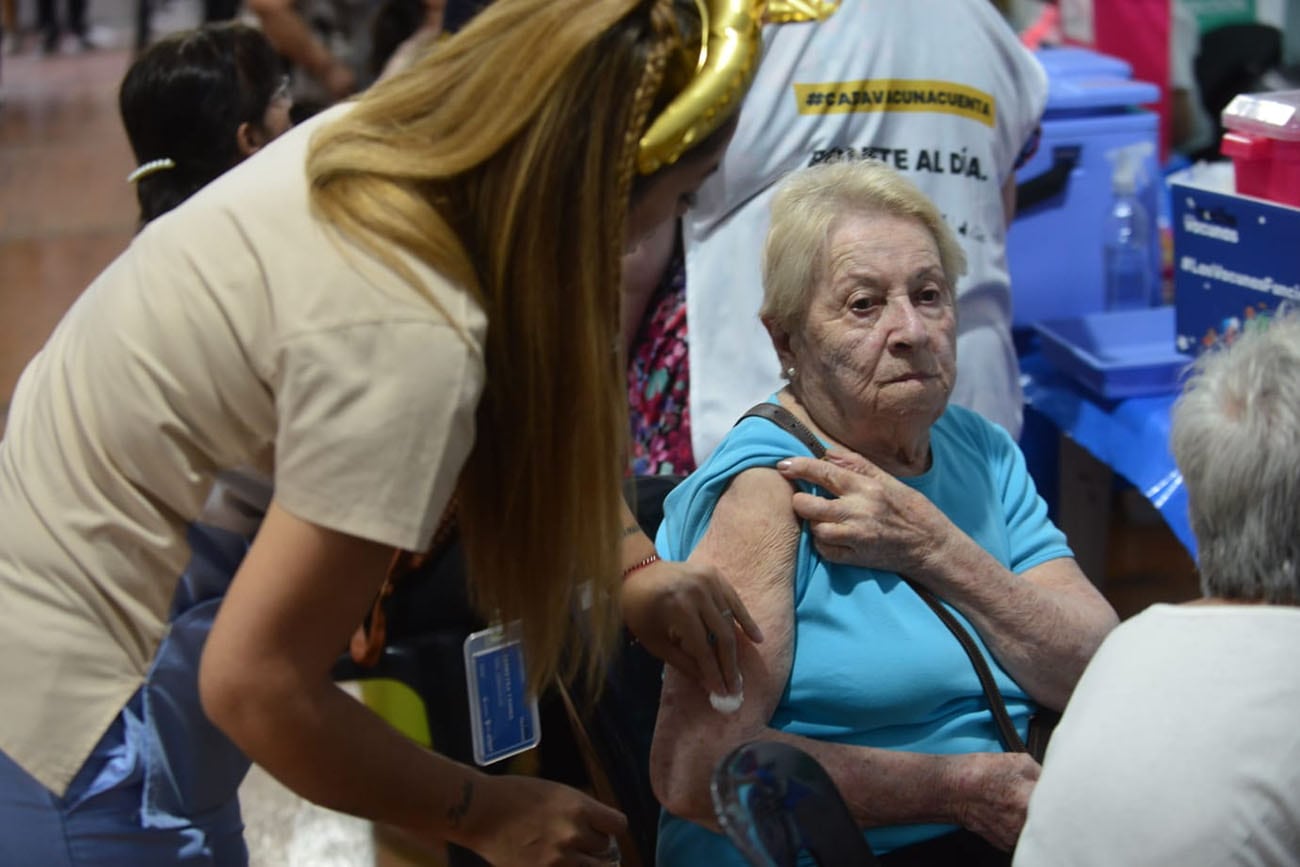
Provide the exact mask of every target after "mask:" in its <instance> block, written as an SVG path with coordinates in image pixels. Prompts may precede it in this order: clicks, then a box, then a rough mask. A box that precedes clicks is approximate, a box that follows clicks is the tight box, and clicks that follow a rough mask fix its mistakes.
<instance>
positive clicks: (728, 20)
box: [637, 0, 839, 175]
mask: <svg viewBox="0 0 1300 867" xmlns="http://www.w3.org/2000/svg"><path fill="white" fill-rule="evenodd" d="M696 3H697V5H698V6H699V7H700V18H701V21H700V23H701V25H702V28H703V44H702V45H701V46H700V56H699V64H698V68H697V70H696V74H695V77H694V78H693V79H692V80H691V82H690V83H689V84H688V85H686V88H685V89H684V90H683V91H682V92H681V93H680V94H678V95H677V98H676V99H674V100H673V101H672V102H671V103H669V104H668V106H667V108H665V109H664V110H663V112H662V113H661V114H660V115H659V116H658V117H657V118H655V119H654V120H653V121H652V122H651V123H650V126H649V128H648V129H647V130H646V132H645V135H643V136H642V137H641V144H640V148H639V149H638V152H637V171H639V172H640V173H641V174H643V175H648V174H652V173H653V172H656V171H658V170H659V169H661V168H663V167H664V166H669V165H672V164H673V163H675V162H676V161H677V159H678V158H679V157H680V156H681V155H682V154H684V153H685V152H686V151H688V150H690V149H691V147H693V146H694V145H695V144H696V143H697V142H699V141H700V140H702V139H704V138H707V137H708V135H709V134H710V133H712V132H713V131H714V130H716V129H717V128H718V127H720V126H722V124H723V122H724V121H725V120H726V119H727V118H728V117H730V115H731V109H733V108H734V107H735V106H736V104H737V103H739V102H740V100H741V99H742V98H743V97H744V95H745V90H746V88H748V87H749V82H750V81H751V80H752V79H753V77H754V70H755V68H756V67H757V65H758V55H759V51H760V49H761V48H762V42H763V37H762V28H763V24H764V23H769V22H770V23H773V24H789V23H792V22H796V21H820V20H823V19H826V18H829V17H830V16H831V15H833V14H834V13H835V10H836V9H837V8H839V2H838V0H767V2H764V0H696Z"/></svg>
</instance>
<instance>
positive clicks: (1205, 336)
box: [1169, 163, 1300, 354]
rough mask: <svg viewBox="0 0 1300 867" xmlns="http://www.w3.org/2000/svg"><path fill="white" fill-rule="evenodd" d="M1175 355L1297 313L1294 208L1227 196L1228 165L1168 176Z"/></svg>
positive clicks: (1298, 244) (1299, 212) (1299, 268)
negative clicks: (1171, 220) (1295, 311)
mask: <svg viewBox="0 0 1300 867" xmlns="http://www.w3.org/2000/svg"><path fill="white" fill-rule="evenodd" d="M1169 185H1170V196H1171V199H1172V213H1173V221H1174V309H1175V311H1176V313H1177V316H1176V320H1175V326H1176V330H1177V334H1178V348H1179V349H1181V350H1182V351H1184V352H1188V353H1193V354H1195V353H1200V352H1203V351H1204V350H1206V349H1208V348H1210V347H1213V346H1221V345H1225V344H1229V343H1231V342H1232V341H1233V340H1234V339H1235V338H1236V337H1237V335H1239V334H1241V332H1242V331H1243V330H1245V329H1248V328H1255V327H1259V326H1260V325H1262V324H1264V323H1265V322H1267V321H1268V320H1269V319H1270V318H1271V317H1273V316H1276V315H1278V314H1279V313H1282V312H1284V311H1288V310H1291V311H1294V310H1296V309H1297V308H1300V250H1298V248H1300V208H1293V207H1290V206H1288V205H1281V204H1277V203H1276V202H1269V201H1265V200H1263V199H1256V198H1252V197H1250V196H1242V195H1238V194H1237V193H1235V192H1233V190H1234V189H1235V187H1234V184H1233V172H1232V164H1231V163H1215V164H1211V165H1204V166H1194V167H1192V168H1190V169H1185V170H1183V171H1181V172H1178V173H1176V174H1173V175H1170V176H1169Z"/></svg>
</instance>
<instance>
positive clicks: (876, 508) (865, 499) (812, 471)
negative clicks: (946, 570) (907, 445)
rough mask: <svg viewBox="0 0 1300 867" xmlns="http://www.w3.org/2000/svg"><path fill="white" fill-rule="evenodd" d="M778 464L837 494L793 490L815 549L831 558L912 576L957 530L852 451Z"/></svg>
mask: <svg viewBox="0 0 1300 867" xmlns="http://www.w3.org/2000/svg"><path fill="white" fill-rule="evenodd" d="M777 469H778V470H779V471H780V473H781V475H783V476H784V477H785V478H787V479H789V480H791V481H795V480H802V481H805V482H809V483H811V484H813V485H816V486H818V487H820V488H822V489H823V490H825V491H827V492H828V493H830V494H831V495H833V496H834V497H835V499H829V498H827V497H819V496H815V495H812V494H806V493H802V492H799V493H796V494H795V495H794V511H795V513H796V514H797V515H798V516H799V517H800V518H802V519H804V520H805V521H807V522H808V528H809V530H810V531H811V533H812V535H813V541H814V544H815V545H816V547H817V551H818V552H819V553H820V554H821V555H822V556H823V557H825V558H826V559H828V560H833V561H835V562H837V563H846V564H849V565H853V566H862V567H864V568H867V569H879V570H881V571H886V572H897V573H899V574H901V575H913V574H916V573H917V572H919V571H921V570H922V568H923V566H924V563H925V562H926V560H927V559H929V558H930V557H932V556H933V555H934V553H935V552H936V551H937V550H938V549H939V548H940V547H941V546H942V545H943V543H944V541H945V540H946V539H947V538H948V535H949V533H950V532H951V531H952V529H953V527H952V524H951V523H950V522H949V521H948V519H947V517H946V516H945V515H944V514H943V513H942V512H940V511H939V510H938V509H937V508H935V506H934V504H933V503H931V502H930V501H929V500H928V499H926V497H925V496H924V495H923V494H921V493H920V492H918V491H915V490H913V489H912V488H909V487H908V486H907V485H905V484H903V483H902V482H900V481H899V480H898V479H896V478H894V477H893V476H891V475H890V474H889V473H887V472H885V471H884V470H882V469H880V468H879V467H877V466H876V465H875V464H873V463H872V462H871V461H869V460H867V459H866V458H864V457H862V456H861V455H858V454H855V453H853V452H848V451H843V450H840V449H832V450H830V451H828V452H827V453H826V457H825V458H823V459H822V460H815V459H813V458H802V457H797V458H789V459H787V460H784V461H781V462H780V463H779V464H777Z"/></svg>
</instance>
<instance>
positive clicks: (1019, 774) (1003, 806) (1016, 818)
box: [948, 753, 1043, 852]
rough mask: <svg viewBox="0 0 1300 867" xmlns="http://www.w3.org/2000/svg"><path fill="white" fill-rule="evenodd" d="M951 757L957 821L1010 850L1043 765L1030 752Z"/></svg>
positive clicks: (953, 797)
mask: <svg viewBox="0 0 1300 867" xmlns="http://www.w3.org/2000/svg"><path fill="white" fill-rule="evenodd" d="M950 759H951V767H950V769H949V772H948V774H949V783H948V791H950V792H952V805H951V812H952V814H953V815H954V816H955V817H956V818H957V822H958V823H959V824H960V825H961V826H962V827H963V828H967V829H968V830H970V831H973V832H975V833H976V834H979V835H980V836H981V837H983V838H984V839H985V840H988V841H989V842H990V843H992V844H993V845H994V846H997V847H998V848H999V849H1002V850H1003V851H1006V852H1010V851H1011V850H1012V849H1014V848H1015V846H1016V841H1017V840H1018V839H1020V831H1021V829H1022V828H1024V826H1025V815H1026V811H1027V810H1028V808H1029V795H1030V794H1031V793H1032V792H1033V790H1034V784H1035V783H1037V782H1038V777H1039V775H1040V774H1041V773H1042V771H1043V769H1042V766H1041V765H1039V764H1038V762H1036V761H1034V760H1033V759H1032V758H1030V756H1029V755H1028V754H1027V753H969V754H966V755H954V756H951V757H950Z"/></svg>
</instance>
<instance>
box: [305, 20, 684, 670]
mask: <svg viewBox="0 0 1300 867" xmlns="http://www.w3.org/2000/svg"><path fill="white" fill-rule="evenodd" d="M695 9H696V6H695V4H694V2H691V0H685V2H682V0H658V2H642V0H498V2H495V3H493V4H491V5H490V6H488V7H487V8H486V9H484V11H482V12H481V13H479V15H478V16H477V17H476V18H475V19H474V20H473V21H471V22H470V24H469V25H467V26H466V27H465V28H464V29H463V30H462V31H460V32H459V33H458V34H457V35H456V36H454V37H452V38H450V39H448V40H446V41H445V42H443V43H440V44H439V45H438V46H437V47H436V48H435V49H434V50H432V51H431V52H429V53H428V54H427V55H425V56H424V57H422V58H421V59H420V60H418V61H417V62H416V63H415V64H414V65H413V66H412V67H411V68H410V69H408V70H406V71H405V72H404V73H402V74H399V75H397V76H394V77H393V78H391V79H388V80H385V81H381V82H380V83H379V84H377V85H375V87H374V88H372V89H371V91H369V92H368V93H367V94H366V95H364V96H363V97H361V98H360V99H359V100H358V102H357V104H356V105H355V106H354V108H353V109H352V110H351V112H350V113H348V114H347V115H346V116H345V117H343V118H341V119H340V120H339V121H337V122H335V123H333V124H332V125H330V126H329V127H327V128H325V129H323V130H322V131H321V133H320V134H319V135H318V137H317V139H316V141H315V142H314V143H313V146H312V150H311V153H310V156H309V159H308V174H309V176H310V179H311V183H312V196H313V203H314V205H315V207H316V208H317V209H318V212H319V213H320V214H321V215H322V216H323V217H324V219H325V220H327V221H328V222H329V223H331V224H333V225H334V226H336V227H337V228H338V229H339V230H340V231H342V232H343V233H345V234H347V235H348V236H350V237H353V238H355V239H357V240H358V241H359V242H360V243H362V244H363V245H365V246H366V247H368V248H369V249H370V250H371V251H372V252H374V253H375V254H376V255H378V256H380V257H382V258H383V260H384V261H386V262H387V263H388V264H389V265H390V266H391V267H393V268H394V269H397V270H398V271H399V273H402V274H403V275H404V276H405V277H406V278H407V279H408V280H409V281H410V282H411V283H412V284H413V285H414V286H415V287H416V288H417V289H418V288H420V287H419V285H418V281H417V280H416V278H415V276H414V274H413V273H412V272H411V271H410V269H408V268H405V267H403V265H402V263H401V261H400V259H399V256H398V255H397V253H396V252H395V249H400V250H404V251H406V252H408V253H409V254H411V255H413V256H414V257H416V258H417V259H419V260H421V261H423V262H426V263H428V264H429V265H430V266H431V267H433V268H434V269H436V270H437V271H438V272H440V273H441V274H443V275H445V276H446V277H448V278H449V279H451V280H453V281H455V282H456V283H457V284H458V285H460V286H463V287H465V288H466V289H467V290H468V291H470V292H471V293H472V294H473V296H474V298H475V299H476V300H477V301H478V303H479V304H480V305H481V306H482V308H483V310H484V311H485V312H486V314H487V321H488V332H487V339H486V346H485V349H484V361H485V364H486V369H487V384H486V387H485V389H484V393H483V396H482V399H481V401H480V404H479V409H478V419H477V428H478V429H477V434H476V438H475V442H474V447H473V450H472V451H471V453H470V456H469V458H468V461H467V462H466V465H465V468H464V470H463V472H462V474H461V478H460V482H459V487H458V494H459V498H460V500H459V503H460V504H459V507H458V516H459V527H460V532H461V536H462V539H463V542H464V546H465V552H466V557H467V562H468V568H469V574H470V576H471V582H470V583H471V587H472V589H473V591H474V596H475V600H476V603H477V605H478V606H479V609H480V610H481V611H483V612H484V613H485V614H489V615H496V614H499V616H500V617H501V618H502V619H503V620H505V621H509V620H513V619H516V618H518V619H522V620H523V622H524V648H525V653H526V655H527V658H528V663H529V669H530V670H529V681H530V686H532V687H533V688H534V689H537V688H539V687H541V686H542V685H543V684H544V683H545V682H547V681H549V680H550V678H551V677H552V676H554V675H555V674H556V673H562V674H563V675H564V676H566V677H568V676H571V675H572V674H574V673H576V672H577V671H578V670H580V669H581V668H582V666H583V664H584V661H585V668H586V673H587V675H588V677H589V678H593V679H599V677H600V676H601V675H602V674H603V671H604V668H603V666H604V663H605V660H606V658H607V657H608V655H609V650H610V648H611V647H612V645H613V642H614V637H615V635H616V634H617V630H618V625H619V618H618V607H617V599H618V589H619V588H618V582H619V580H620V569H619V558H618V552H619V541H620V538H621V526H620V520H619V512H620V500H621V497H622V494H621V481H622V479H623V476H624V472H625V467H626V440H627V430H628V419H627V398H626V385H625V378H624V370H623V365H622V360H621V358H620V357H619V355H618V351H617V350H616V346H617V344H618V337H619V306H620V290H621V276H620V268H619V265H620V260H621V256H622V253H623V248H624V243H625V238H624V234H625V222H626V219H627V210H628V200H629V190H630V188H631V183H632V176H633V173H634V165H635V163H634V157H635V154H636V147H637V142H638V140H639V138H640V135H641V133H642V130H643V129H644V127H645V123H646V117H647V115H648V113H649V112H650V110H651V107H652V105H654V104H656V103H659V102H661V101H662V99H663V94H661V93H660V91H661V90H662V89H664V84H663V82H664V81H665V79H666V77H667V78H668V79H672V78H679V77H680V76H671V75H670V76H666V75H665V73H666V71H667V70H666V67H667V66H669V65H670V62H675V61H673V60H672V58H675V57H676V56H677V55H679V54H682V52H681V50H680V49H681V47H682V45H681V43H682V40H683V39H684V37H683V36H682V33H683V32H684V28H686V27H687V26H688V24H689V22H691V21H692V20H693V21H694V22H695V23H694V24H693V27H694V29H695V32H696V33H698V27H699V25H698V13H696V12H695ZM684 21H685V22H686V23H684ZM688 77H689V76H688ZM426 294H427V293H426ZM412 375H418V372H415V371H413V372H412ZM585 581H590V582H591V587H592V590H593V592H592V593H591V610H590V611H589V612H588V615H589V618H588V621H589V624H590V629H589V631H588V632H587V633H586V634H580V633H582V630H575V629H574V628H573V615H574V612H575V611H576V610H577V609H578V606H579V605H580V600H579V599H578V589H579V587H580V586H581V584H582V583H583V582H585Z"/></svg>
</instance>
